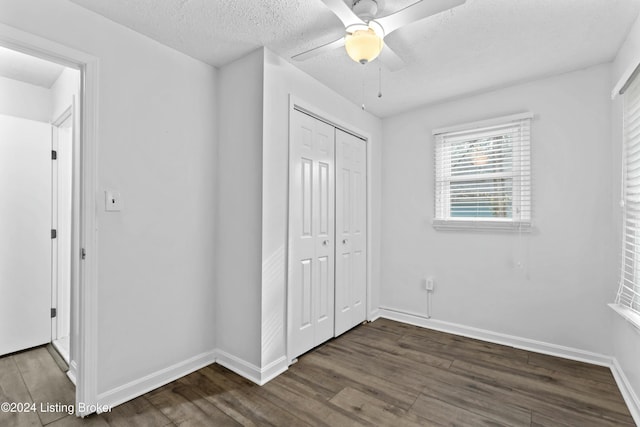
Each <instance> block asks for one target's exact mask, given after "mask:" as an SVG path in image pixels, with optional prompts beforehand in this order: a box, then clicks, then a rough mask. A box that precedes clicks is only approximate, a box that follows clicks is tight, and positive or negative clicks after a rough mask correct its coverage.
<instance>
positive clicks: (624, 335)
mask: <svg viewBox="0 0 640 427" xmlns="http://www.w3.org/2000/svg"><path fill="white" fill-rule="evenodd" d="M638 63H640V17H639V18H638V19H637V20H636V22H635V24H634V25H633V27H632V29H631V32H630V33H629V35H628V36H627V39H626V41H625V42H624V44H623V45H622V46H621V48H620V50H619V51H618V55H617V56H616V58H615V60H614V61H613V65H612V75H611V82H610V87H611V88H612V89H613V87H614V86H615V85H616V84H617V83H618V81H619V80H620V79H621V78H622V76H623V75H625V74H626V72H627V71H628V70H629V69H631V68H634V67H635V66H636V65H638ZM622 100H623V98H622V97H620V96H618V97H617V98H616V99H614V101H613V106H612V110H611V116H612V126H611V135H612V138H611V150H612V152H613V156H612V172H613V173H612V182H613V186H612V190H611V192H612V194H613V195H614V200H613V202H612V204H611V209H612V212H613V218H614V221H613V226H612V227H613V228H614V232H615V235H616V238H617V239H616V246H615V248H616V251H615V255H616V256H615V268H616V271H618V270H619V268H620V262H621V261H620V258H619V256H618V255H619V253H620V249H619V248H620V245H621V241H620V238H621V232H622V226H621V224H622V222H621V220H622V217H621V209H620V206H619V204H618V202H619V200H620V196H619V195H620V186H621V180H620V178H621V153H622V138H623V136H622V130H623V121H622V117H623V116H622V114H623V113H622ZM618 277H619V276H618ZM616 291H617V286H616V285H615V284H612V285H611V286H610V288H609V292H610V293H611V295H612V296H611V299H613V296H614V295H615V292H616ZM610 315H611V317H612V319H613V331H612V336H613V355H614V357H615V358H616V359H617V360H618V362H619V364H620V366H621V368H622V370H623V372H624V375H625V376H626V378H627V380H628V381H629V385H630V387H631V388H632V390H633V392H634V393H635V395H636V406H637V409H636V410H639V409H640V400H638V399H639V398H640V364H639V363H638V355H640V330H638V329H637V328H636V327H634V326H632V325H631V324H629V323H627V322H626V321H625V320H624V319H623V318H622V317H621V316H619V315H618V314H616V313H614V312H613V311H612V312H611V313H610Z"/></svg>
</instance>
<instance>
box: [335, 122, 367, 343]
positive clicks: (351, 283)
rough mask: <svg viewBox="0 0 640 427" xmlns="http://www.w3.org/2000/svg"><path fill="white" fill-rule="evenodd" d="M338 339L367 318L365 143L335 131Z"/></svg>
mask: <svg viewBox="0 0 640 427" xmlns="http://www.w3.org/2000/svg"><path fill="white" fill-rule="evenodd" d="M336 170H337V174H336V203H337V204H336V314H335V318H336V320H335V336H338V335H340V334H342V333H344V332H345V331H347V330H349V329H351V328H352V327H354V326H356V325H357V324H359V323H361V322H363V321H364V320H365V319H366V292H367V288H366V283H367V274H366V273H367V269H366V265H367V263H366V259H367V255H366V246H367V240H366V229H367V224H366V206H367V204H366V203H367V200H366V143H365V141H363V140H361V139H359V138H356V137H355V136H353V135H350V134H348V133H346V132H343V131H341V130H339V129H336Z"/></svg>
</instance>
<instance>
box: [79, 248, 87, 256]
mask: <svg viewBox="0 0 640 427" xmlns="http://www.w3.org/2000/svg"><path fill="white" fill-rule="evenodd" d="M80 257H81V258H82V259H85V258H86V257H87V251H85V250H84V248H82V249H81V250H80Z"/></svg>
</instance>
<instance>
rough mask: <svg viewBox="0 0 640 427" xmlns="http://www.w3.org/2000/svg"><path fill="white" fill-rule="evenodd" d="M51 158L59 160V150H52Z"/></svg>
mask: <svg viewBox="0 0 640 427" xmlns="http://www.w3.org/2000/svg"><path fill="white" fill-rule="evenodd" d="M51 160H58V152H57V151H56V150H51Z"/></svg>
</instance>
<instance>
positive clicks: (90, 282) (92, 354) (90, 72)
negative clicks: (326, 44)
mask: <svg viewBox="0 0 640 427" xmlns="http://www.w3.org/2000/svg"><path fill="white" fill-rule="evenodd" d="M0 45H1V46H4V47H7V48H9V49H13V50H16V51H19V52H23V53H26V54H28V55H32V56H36V57H39V58H42V59H45V60H48V61H52V62H56V63H59V64H61V65H64V66H66V67H70V68H75V69H77V70H79V71H80V75H81V77H80V79H81V83H80V117H79V118H78V122H79V123H80V129H79V133H78V135H79V136H80V138H79V140H78V141H77V143H76V144H75V146H74V149H77V153H78V154H77V155H76V159H78V160H79V161H78V162H77V164H74V171H73V185H74V188H77V191H75V190H74V192H75V193H76V194H78V195H79V197H78V199H79V200H74V201H73V203H74V205H75V206H76V208H75V210H76V212H79V215H78V217H73V218H72V223H73V226H72V228H73V229H75V230H78V233H74V236H73V238H72V246H73V247H74V248H78V253H76V254H74V255H73V257H72V263H73V262H75V263H77V265H78V268H77V269H76V271H78V274H77V275H73V277H72V284H71V287H72V298H71V313H72V319H71V321H72V325H71V327H72V329H71V330H72V333H75V331H77V336H76V337H74V338H75V339H74V341H75V344H74V347H75V349H76V350H77V353H76V354H74V359H75V360H74V361H73V362H76V364H77V366H75V369H76V370H75V375H73V374H72V375H70V377H71V379H72V380H75V381H74V382H75V384H76V406H75V407H76V408H78V409H80V408H83V409H84V410H83V411H79V412H77V413H76V415H78V416H85V415H89V414H90V413H91V412H95V409H96V404H97V403H98V402H97V396H98V394H97V374H98V369H97V348H98V346H97V340H98V322H97V320H98V315H97V308H98V292H97V291H98V285H97V283H98V282H97V230H96V228H97V210H96V196H97V145H98V144H97V139H98V138H97V137H98V134H97V130H98V116H97V112H98V65H99V64H98V58H96V57H94V56H91V55H88V54H86V53H84V52H81V51H79V50H76V49H72V48H69V47H67V46H64V45H62V44H59V43H56V42H53V41H51V40H48V39H45V38H42V37H39V36H36V35H34V34H31V33H28V32H25V31H22V30H19V29H17V28H14V27H11V26H8V25H5V24H0ZM80 252H82V254H86V256H84V257H83V256H82V254H81V253H80ZM74 291H75V293H77V294H76V295H74ZM73 313H77V318H74V316H73ZM71 368H72V369H73V368H74V367H71ZM74 376H75V378H74ZM79 404H81V405H79Z"/></svg>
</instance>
